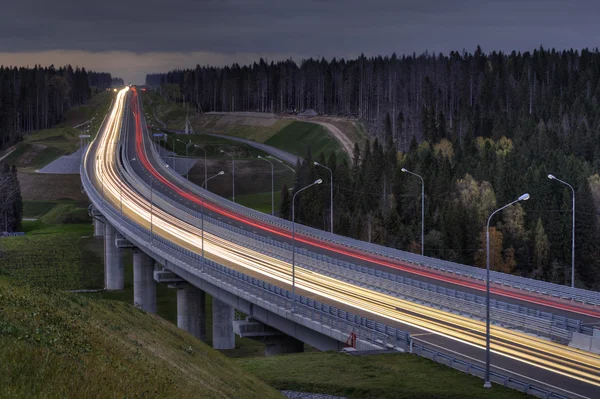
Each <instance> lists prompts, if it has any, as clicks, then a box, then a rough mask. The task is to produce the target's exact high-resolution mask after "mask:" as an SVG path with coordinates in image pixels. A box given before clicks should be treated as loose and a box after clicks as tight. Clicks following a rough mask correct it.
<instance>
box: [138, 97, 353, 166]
mask: <svg viewBox="0 0 600 399" xmlns="http://www.w3.org/2000/svg"><path fill="white" fill-rule="evenodd" d="M144 96H145V100H144V103H145V108H146V110H147V112H148V115H150V119H151V120H152V119H153V117H152V109H154V110H155V112H156V115H157V116H158V118H159V119H161V120H162V121H163V122H165V123H166V124H167V125H168V127H169V128H171V129H183V128H184V127H185V115H186V111H185V109H184V108H183V105H181V104H175V103H167V102H165V101H164V100H163V99H162V98H161V97H160V96H159V95H158V94H157V93H154V92H149V93H147V94H145V95H144ZM150 100H151V102H150ZM324 120H325V121H327V122H329V123H334V124H336V126H338V127H339V128H341V129H342V130H343V131H349V132H351V133H349V134H350V136H351V139H352V140H357V141H362V140H363V139H362V136H363V132H361V131H358V130H357V128H356V127H355V125H354V124H353V123H351V122H349V121H343V120H341V119H336V120H334V121H331V120H329V119H328V118H325V119H324ZM190 122H191V123H192V125H193V127H194V131H196V132H207V133H220V134H224V135H228V136H234V137H242V138H246V139H250V140H254V141H257V142H259V143H266V144H269V145H272V146H273V147H276V148H280V149H282V150H285V151H288V152H291V153H293V154H297V155H300V156H306V151H307V148H308V147H309V146H310V147H311V150H312V152H313V156H314V155H319V154H320V153H321V152H325V153H326V154H328V153H329V152H331V151H335V152H336V155H337V156H338V159H340V160H341V159H342V157H344V156H347V155H346V154H345V153H344V151H343V150H342V148H341V146H340V143H339V142H338V141H337V140H336V139H335V138H334V137H332V136H331V135H330V134H329V133H328V132H327V130H326V129H325V128H324V127H322V126H319V125H316V124H314V123H310V122H302V121H295V120H293V119H291V118H279V117H273V118H262V117H252V116H247V117H246V116H243V115H238V116H232V115H222V114H204V115H190Z"/></svg>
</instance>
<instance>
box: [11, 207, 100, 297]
mask: <svg viewBox="0 0 600 399" xmlns="http://www.w3.org/2000/svg"><path fill="white" fill-rule="evenodd" d="M26 203H27V202H26ZM49 204H53V208H51V209H47V210H46V212H44V213H43V215H40V214H39V213H40V212H42V211H40V210H39V209H38V211H36V213H38V215H37V216H41V217H40V219H39V220H36V221H32V222H23V230H24V231H25V232H26V235H25V236H24V237H5V238H2V239H1V240H0V254H1V255H2V256H0V273H2V274H5V275H9V276H12V277H14V278H18V279H20V280H22V281H24V282H26V283H28V284H31V285H36V286H43V287H54V288H59V289H84V288H102V287H103V286H104V281H103V280H104V278H103V273H104V264H103V259H102V248H103V243H102V240H100V239H94V238H92V237H90V236H91V235H92V226H91V221H90V220H89V217H88V216H87V210H86V209H85V208H80V207H78V206H77V205H76V204H74V203H59V204H57V203H52V202H49V203H47V204H44V206H45V207H46V208H48V207H49ZM26 208H27V207H26ZM69 222H73V223H69ZM62 223H68V224H62Z"/></svg>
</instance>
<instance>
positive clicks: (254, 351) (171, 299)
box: [87, 251, 265, 357]
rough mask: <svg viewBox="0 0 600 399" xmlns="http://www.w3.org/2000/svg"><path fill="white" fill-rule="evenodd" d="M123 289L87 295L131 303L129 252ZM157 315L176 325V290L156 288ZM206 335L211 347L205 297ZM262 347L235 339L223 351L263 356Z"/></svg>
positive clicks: (230, 354)
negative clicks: (232, 347) (229, 348)
mask: <svg viewBox="0 0 600 399" xmlns="http://www.w3.org/2000/svg"><path fill="white" fill-rule="evenodd" d="M124 270H125V289H124V290H121V291H104V292H99V293H93V294H87V295H89V296H91V297H95V298H101V299H105V300H114V301H120V302H125V303H133V263H132V259H131V255H130V252H129V251H126V256H125V258H124ZM156 309H157V315H158V316H160V317H162V318H163V319H165V320H167V321H169V322H171V323H173V324H175V325H177V290H176V289H174V288H169V287H168V286H167V285H166V284H157V286H156ZM206 335H207V344H209V345H212V298H211V297H210V296H209V295H207V296H206ZM264 349H265V347H264V345H263V344H261V343H260V342H256V341H253V340H250V339H247V338H240V337H238V336H236V337H235V349H231V350H226V351H223V353H224V354H225V355H226V356H228V357H242V356H263V355H264Z"/></svg>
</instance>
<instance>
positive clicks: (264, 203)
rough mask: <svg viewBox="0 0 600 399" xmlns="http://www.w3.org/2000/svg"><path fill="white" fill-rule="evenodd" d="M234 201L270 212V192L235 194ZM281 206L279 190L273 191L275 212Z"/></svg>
mask: <svg viewBox="0 0 600 399" xmlns="http://www.w3.org/2000/svg"><path fill="white" fill-rule="evenodd" d="M235 201H236V202H237V203H238V204H240V205H244V206H247V207H248V208H252V209H255V210H257V211H260V212H263V213H268V214H271V192H270V191H269V192H266V193H257V194H244V195H236V197H235ZM280 207H281V190H279V191H277V190H276V191H275V214H277V213H278V212H279V209H280Z"/></svg>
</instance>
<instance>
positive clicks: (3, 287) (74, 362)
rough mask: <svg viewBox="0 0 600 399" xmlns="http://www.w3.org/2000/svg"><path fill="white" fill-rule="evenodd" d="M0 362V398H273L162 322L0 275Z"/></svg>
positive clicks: (128, 309)
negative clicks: (32, 286) (38, 287)
mask: <svg viewBox="0 0 600 399" xmlns="http://www.w3.org/2000/svg"><path fill="white" fill-rule="evenodd" d="M0 359H2V360H3V361H2V362H0V397H11V398H15V397H17V398H31V397H76V398H92V397H93V398H98V397H128V398H131V397H142V396H145V397H147V396H150V397H180V398H190V397H202V398H213V397H214V398H216V397H219V398H222V397H228V398H275V397H279V394H278V392H277V391H275V390H274V389H272V388H269V387H268V386H267V385H266V384H264V383H262V382H261V381H259V380H258V379H257V378H255V377H252V376H249V375H246V374H244V373H243V372H242V371H241V370H240V368H239V367H237V366H236V365H234V364H233V363H232V361H230V360H229V359H227V358H225V357H224V356H223V355H221V354H219V353H218V352H217V351H214V350H212V349H211V348H210V347H208V346H207V345H205V344H203V343H201V342H200V341H198V340H196V339H195V338H193V337H192V336H190V335H188V334H187V333H184V332H183V331H181V330H179V329H178V328H177V327H176V326H174V325H172V324H171V323H169V322H167V321H165V320H163V319H160V318H157V317H154V316H150V315H147V314H145V313H143V312H141V311H139V310H137V309H135V308H134V307H133V306H131V305H128V304H126V303H123V302H118V301H108V300H99V299H93V298H89V297H85V296H82V295H80V294H68V293H63V292H60V291H56V290H54V291H51V290H43V289H37V288H31V287H28V286H23V285H21V284H16V281H15V280H11V279H10V278H8V277H0Z"/></svg>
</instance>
